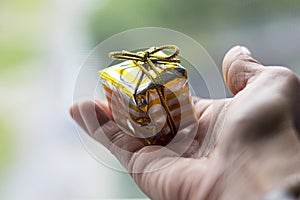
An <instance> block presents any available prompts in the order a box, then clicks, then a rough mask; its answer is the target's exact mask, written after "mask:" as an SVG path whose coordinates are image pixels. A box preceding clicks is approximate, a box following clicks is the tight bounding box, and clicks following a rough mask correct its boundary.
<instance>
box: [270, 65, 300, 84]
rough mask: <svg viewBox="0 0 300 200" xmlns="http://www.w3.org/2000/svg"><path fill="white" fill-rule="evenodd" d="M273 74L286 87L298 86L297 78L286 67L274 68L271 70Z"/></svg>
mask: <svg viewBox="0 0 300 200" xmlns="http://www.w3.org/2000/svg"><path fill="white" fill-rule="evenodd" d="M273 73H274V74H275V76H276V77H280V78H281V79H282V80H283V83H285V84H287V85H299V78H298V77H297V75H296V74H295V73H294V72H293V71H292V70H290V69H289V68H287V67H276V68H274V69H273Z"/></svg>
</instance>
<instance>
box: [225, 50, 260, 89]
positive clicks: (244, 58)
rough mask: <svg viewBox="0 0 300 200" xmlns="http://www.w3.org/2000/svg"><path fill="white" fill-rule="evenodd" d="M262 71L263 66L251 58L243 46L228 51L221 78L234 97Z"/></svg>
mask: <svg viewBox="0 0 300 200" xmlns="http://www.w3.org/2000/svg"><path fill="white" fill-rule="evenodd" d="M263 70H264V67H263V65H261V64H260V62H258V61H257V60H255V59H254V58H252V57H251V53H250V51H249V50H248V49H247V48H246V47H243V46H235V47H233V48H232V49H230V50H229V51H228V52H227V54H226V55H225V57H224V60H223V66H222V71H223V77H224V80H225V83H226V86H227V87H228V89H229V90H230V91H231V92H232V93H233V94H234V95H235V94H237V93H238V92H239V91H241V90H243V89H244V88H245V87H246V86H247V85H248V84H250V82H251V81H252V80H253V79H254V78H255V77H256V76H257V75H258V74H260V72H261V71H263Z"/></svg>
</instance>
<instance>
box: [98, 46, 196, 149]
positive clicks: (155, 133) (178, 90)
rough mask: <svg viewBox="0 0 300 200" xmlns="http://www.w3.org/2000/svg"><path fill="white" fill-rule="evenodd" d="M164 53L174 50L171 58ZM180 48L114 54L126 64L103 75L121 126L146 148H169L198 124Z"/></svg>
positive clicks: (100, 74) (108, 96) (106, 94)
mask: <svg viewBox="0 0 300 200" xmlns="http://www.w3.org/2000/svg"><path fill="white" fill-rule="evenodd" d="M163 50H174V52H173V53H172V54H169V55H167V54H166V53H164V52H163ZM178 53H179V50H178V48H177V47H176V46H173V45H171V46H162V47H159V48H154V47H153V48H150V49H148V50H146V51H143V52H137V53H131V52H127V51H122V52H113V53H111V54H110V57H111V58H113V59H120V60H125V61H123V62H121V63H119V64H116V65H113V66H110V67H108V68H105V69H103V70H101V71H99V76H100V78H101V82H102V86H103V88H104V91H105V96H106V98H107V101H108V103H109V107H110V109H111V111H112V114H113V118H114V120H115V122H116V123H117V125H118V126H119V127H120V128H121V129H122V130H123V131H124V132H125V133H127V134H130V135H132V136H135V137H138V138H140V139H141V140H142V141H144V142H145V144H149V145H150V144H160V145H166V144H168V143H169V142H170V141H171V140H172V139H173V138H174V137H175V135H176V133H177V132H178V131H179V130H181V129H183V128H185V127H186V126H188V125H190V124H192V123H195V122H196V116H195V113H194V109H193V104H192V99H191V95H190V91H189V84H188V78H187V71H186V69H185V68H184V67H183V66H181V65H180V64H179V62H180V60H179V59H177V58H176V56H177V55H178Z"/></svg>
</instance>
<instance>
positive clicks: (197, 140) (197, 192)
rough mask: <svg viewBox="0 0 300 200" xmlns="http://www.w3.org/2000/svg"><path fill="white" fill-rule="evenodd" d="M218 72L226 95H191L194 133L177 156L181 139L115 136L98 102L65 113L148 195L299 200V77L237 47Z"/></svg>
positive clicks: (106, 112)
mask: <svg viewBox="0 0 300 200" xmlns="http://www.w3.org/2000/svg"><path fill="white" fill-rule="evenodd" d="M222 71H223V77H224V80H225V83H226V85H227V87H228V89H229V90H230V91H231V92H232V93H233V94H234V97H233V98H230V99H224V100H207V99H201V98H194V103H195V110H196V114H197V117H198V121H197V126H196V127H197V134H196V136H195V137H194V138H192V139H193V143H192V145H190V146H189V148H188V149H187V150H186V151H185V152H184V154H183V155H181V154H179V153H178V152H177V150H179V149H182V148H183V147H186V146H185V145H186V144H185V142H184V141H185V139H183V140H182V141H177V142H176V143H175V146H174V147H176V148H166V147H163V146H159V145H155V146H144V145H143V143H142V142H141V141H139V140H138V139H136V138H134V137H132V136H129V135H126V134H125V133H123V132H122V131H121V130H120V129H119V128H118V127H117V125H116V124H115V123H114V121H113V119H112V114H111V112H110V110H109V108H108V107H107V105H106V103H105V102H104V101H101V100H94V101H91V100H88V101H84V102H81V103H76V104H74V105H73V106H72V107H71V109H70V112H71V115H72V117H73V119H74V120H75V121H76V122H77V123H78V124H79V125H80V126H81V127H82V128H83V129H84V130H86V132H87V133H88V134H89V135H90V136H91V137H93V138H94V139H96V140H97V141H99V142H100V143H101V144H103V145H104V146H105V147H107V148H108V149H109V150H110V151H111V152H112V154H114V155H115V156H116V157H117V158H118V159H119V161H120V162H121V163H122V164H123V165H124V166H125V168H126V169H127V170H128V171H129V172H130V174H131V176H132V178H133V179H134V180H135V182H136V184H137V185H138V186H139V187H140V188H141V190H142V191H144V193H145V194H147V195H148V196H149V197H150V198H151V199H230V200H234V199H244V200H245V199H263V198H265V199H276V198H277V199H284V198H283V197H282V198H280V197H279V196H280V195H283V196H284V195H285V196H287V195H290V196H291V197H293V198H294V199H299V198H300V197H299V196H300V195H299V193H300V192H299V191H300V140H299V138H300V81H299V79H298V78H297V76H296V75H295V74H294V73H293V72H292V71H290V70H289V69H287V68H285V67H277V66H268V67H265V66H263V65H262V64H260V63H259V62H258V61H257V60H255V59H253V58H252V57H251V55H250V52H249V51H248V49H246V48H245V47H240V46H236V47H234V48H232V49H231V50H230V51H229V52H228V53H227V54H226V55H225V57H224V61H223V66H222ZM178 134H181V133H180V132H179V133H178ZM184 134H185V135H188V133H183V135H184ZM120 149H123V150H126V151H123V150H120ZM157 150H160V151H159V152H160V153H159V154H158V153H155V152H157ZM149 152H153V153H152V154H153V156H151V155H152V154H151V153H150V154H149ZM146 154H147V155H150V156H145V155H146ZM170 163H171V164H170ZM167 164H169V165H168V166H166V165H167ZM153 169H157V170H154V171H153ZM148 171H151V172H148ZM137 172H138V173H137ZM274 191H275V192H274ZM278 191H280V192H278ZM276 192H277V193H280V194H277V193H276ZM297 195H298V196H297ZM274 196H275V197H274Z"/></svg>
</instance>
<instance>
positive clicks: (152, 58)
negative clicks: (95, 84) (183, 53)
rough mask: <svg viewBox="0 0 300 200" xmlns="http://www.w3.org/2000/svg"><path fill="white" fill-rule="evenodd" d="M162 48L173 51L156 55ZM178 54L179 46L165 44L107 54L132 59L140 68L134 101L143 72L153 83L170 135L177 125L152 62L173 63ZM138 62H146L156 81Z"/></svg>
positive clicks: (176, 59)
mask: <svg viewBox="0 0 300 200" xmlns="http://www.w3.org/2000/svg"><path fill="white" fill-rule="evenodd" d="M163 50H173V51H174V52H173V53H171V54H170V55H164V56H161V55H157V54H156V53H158V52H159V51H163ZM178 54H179V48H178V47H177V46H175V45H165V46H161V47H157V48H155V47H152V48H150V49H148V50H146V51H141V52H137V53H132V52H128V51H121V52H111V53H110V54H109V57H110V58H111V59H116V60H132V61H134V62H135V64H136V66H138V67H139V68H140V70H141V71H142V75H141V78H140V80H139V82H138V84H137V87H136V89H135V93H134V98H135V101H136V102H137V97H136V96H137V95H136V94H137V90H138V88H139V86H140V83H141V81H142V78H143V75H144V74H145V75H146V76H147V77H148V78H149V79H150V80H151V82H152V83H153V85H154V87H155V89H156V91H157V93H158V96H159V99H160V102H161V104H162V106H163V107H164V109H165V111H166V113H167V124H168V126H169V127H170V130H171V134H172V136H175V135H176V132H177V127H176V125H175V121H174V118H173V116H172V115H171V111H170V109H169V107H168V103H167V98H166V91H165V87H164V81H163V79H162V77H161V75H160V73H159V72H158V71H157V69H156V66H155V65H154V63H158V62H174V63H179V62H180V60H179V59H178V58H176V56H178ZM140 62H143V63H148V64H149V66H150V69H151V70H153V72H154V73H155V74H156V76H157V78H158V80H159V81H158V82H157V81H156V80H155V78H153V77H152V75H151V74H150V73H149V72H148V70H149V69H147V68H145V66H143V65H141V64H140ZM156 136H157V137H159V134H158V135H156Z"/></svg>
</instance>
